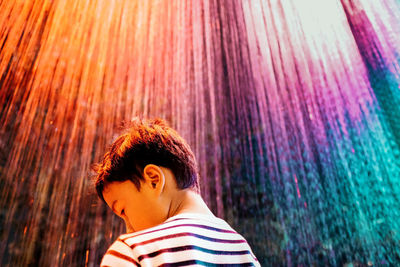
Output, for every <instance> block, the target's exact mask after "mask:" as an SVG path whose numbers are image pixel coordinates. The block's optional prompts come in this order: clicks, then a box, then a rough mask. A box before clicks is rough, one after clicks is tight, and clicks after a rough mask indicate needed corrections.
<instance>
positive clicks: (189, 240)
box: [133, 236, 250, 256]
mask: <svg viewBox="0 0 400 267" xmlns="http://www.w3.org/2000/svg"><path fill="white" fill-rule="evenodd" d="M186 245H195V246H198V247H202V248H205V249H210V250H216V251H242V250H246V251H247V250H249V249H250V247H249V246H248V244H247V243H233V244H232V243H219V242H213V241H208V240H204V239H199V238H197V237H193V236H183V237H177V238H171V239H165V240H160V241H156V242H153V243H149V244H146V245H141V246H137V247H135V248H134V249H133V251H134V253H135V255H138V256H139V253H140V251H146V254H149V253H151V252H154V251H158V250H160V249H164V248H172V247H178V246H179V247H181V246H186Z"/></svg>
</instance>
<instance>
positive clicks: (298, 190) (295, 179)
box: [294, 174, 301, 198]
mask: <svg viewBox="0 0 400 267" xmlns="http://www.w3.org/2000/svg"><path fill="white" fill-rule="evenodd" d="M294 181H295V182H296V189H297V196H298V197H299V198H301V195H300V189H299V184H298V183H297V176H296V174H295V175H294Z"/></svg>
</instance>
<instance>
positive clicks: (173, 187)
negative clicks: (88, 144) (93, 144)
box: [95, 119, 260, 266]
mask: <svg viewBox="0 0 400 267" xmlns="http://www.w3.org/2000/svg"><path fill="white" fill-rule="evenodd" d="M131 124H132V125H131V127H130V128H129V129H128V131H127V132H126V133H125V134H123V135H121V136H120V137H118V138H117V139H116V140H115V142H114V143H113V144H112V145H111V148H110V150H109V151H108V152H107V153H106V154H105V156H104V159H103V161H102V162H101V163H100V164H97V165H96V166H95V170H96V172H97V176H96V190H97V193H98V195H99V197H100V198H101V199H102V200H104V201H105V202H106V203H107V205H108V206H109V207H110V208H111V209H112V210H113V212H114V213H115V214H117V215H118V216H120V217H121V218H122V219H123V220H124V221H125V224H126V229H127V234H124V235H121V236H120V237H119V238H118V239H117V240H116V241H115V242H114V243H113V244H112V245H111V246H110V248H109V249H108V250H107V252H106V254H105V255H104V257H103V259H102V262H101V266H189V265H190V266H260V265H259V263H258V261H257V259H256V258H255V256H254V255H253V253H252V251H251V249H250V247H249V245H248V244H247V242H246V240H245V239H244V238H243V237H242V236H241V235H239V234H238V233H237V232H235V231H234V230H233V229H232V228H231V227H230V226H229V225H228V224H227V223H226V222H225V221H224V220H222V219H220V218H217V217H215V216H214V215H213V213H212V212H211V211H210V210H209V208H208V207H207V205H206V204H205V202H204V201H203V199H202V198H201V196H200V194H199V191H200V190H199V185H198V172H197V163H196V160H195V157H194V154H193V152H192V151H191V149H190V147H189V146H188V144H187V143H186V142H185V141H184V140H183V138H182V137H180V136H179V135H178V133H177V132H176V131H175V130H173V129H172V128H170V127H168V126H167V124H166V123H165V121H163V120H161V119H154V120H145V119H143V120H142V119H136V120H134V121H133V122H132V123H131Z"/></svg>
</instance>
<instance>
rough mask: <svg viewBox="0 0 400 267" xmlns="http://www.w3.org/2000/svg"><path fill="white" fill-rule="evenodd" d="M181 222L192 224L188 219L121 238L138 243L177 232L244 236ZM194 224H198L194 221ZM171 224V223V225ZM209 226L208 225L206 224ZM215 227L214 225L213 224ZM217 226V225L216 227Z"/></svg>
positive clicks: (214, 235)
mask: <svg viewBox="0 0 400 267" xmlns="http://www.w3.org/2000/svg"><path fill="white" fill-rule="evenodd" d="M180 224H191V223H190V222H188V221H186V220H185V221H184V222H180V223H179V224H178V223H176V224H174V226H176V227H173V228H169V229H165V230H159V231H156V232H153V233H146V234H142V235H139V236H136V235H132V236H127V235H124V236H121V238H124V239H125V238H126V239H125V242H126V243H127V244H128V245H133V244H136V243H141V242H143V241H147V240H150V239H154V238H157V237H160V236H164V235H170V234H176V233H182V232H189V233H196V234H201V235H204V236H209V237H214V238H220V239H228V240H236V239H243V237H242V236H241V235H239V234H237V233H224V232H217V231H214V230H210V229H205V228H201V227H196V226H183V225H180ZM192 224H198V222H197V223H194V222H192ZM170 226H171V225H170ZM204 226H207V225H204ZM211 227H213V226H211ZM214 228H215V227H214ZM219 229H221V228H219ZM223 230H230V229H223Z"/></svg>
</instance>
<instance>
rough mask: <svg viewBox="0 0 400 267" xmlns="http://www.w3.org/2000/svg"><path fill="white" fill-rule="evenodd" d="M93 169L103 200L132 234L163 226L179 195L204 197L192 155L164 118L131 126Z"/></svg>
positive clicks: (135, 121) (142, 120) (134, 123)
mask: <svg viewBox="0 0 400 267" xmlns="http://www.w3.org/2000/svg"><path fill="white" fill-rule="evenodd" d="M94 169H95V171H96V173H97V176H96V181H95V185H96V190H97V193H98V195H99V197H100V198H101V199H102V200H104V201H105V202H106V203H107V205H109V206H110V208H112V209H113V211H114V212H115V213H116V214H117V215H119V216H120V217H122V218H123V219H124V220H125V222H126V224H127V227H128V230H129V231H133V229H132V228H135V230H140V229H144V228H147V227H150V226H152V225H153V224H158V223H161V222H162V220H164V219H165V218H164V217H165V216H166V214H165V213H166V212H167V210H168V201H169V200H170V199H171V197H173V196H172V195H171V194H173V192H175V191H174V190H177V191H182V190H186V189H190V190H193V191H195V192H199V184H198V171H197V163H196V160H195V157H194V154H193V152H192V151H191V149H190V147H189V146H188V144H187V143H186V142H185V140H184V139H183V138H182V137H180V136H179V135H178V133H177V132H176V131H175V130H173V129H172V128H170V127H168V126H167V124H166V122H165V121H163V120H162V119H153V120H147V119H135V120H134V121H132V122H131V123H130V125H129V127H128V128H127V129H126V131H125V133H123V134H122V135H121V136H119V137H118V138H117V139H116V140H115V141H114V142H113V144H112V145H111V147H110V149H109V151H108V152H107V153H106V154H105V155H104V158H103V160H102V162H100V163H99V164H96V165H95V166H94ZM133 202H135V203H133ZM141 209H142V211H141V212H143V214H138V213H139V211H140V210H141ZM143 209H144V210H143ZM128 213H129V214H128ZM146 217H147V222H146ZM149 219H150V220H152V222H150V223H149V222H148V221H149ZM140 220H142V222H140ZM160 220H161V221H160Z"/></svg>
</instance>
